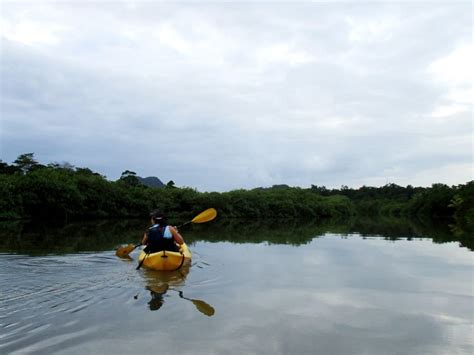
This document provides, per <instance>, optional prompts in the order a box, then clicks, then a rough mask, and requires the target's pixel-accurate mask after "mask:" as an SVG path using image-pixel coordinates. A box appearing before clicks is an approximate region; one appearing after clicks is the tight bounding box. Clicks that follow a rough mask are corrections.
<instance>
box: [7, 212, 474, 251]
mask: <svg viewBox="0 0 474 355" xmlns="http://www.w3.org/2000/svg"><path fill="white" fill-rule="evenodd" d="M449 223H450V222H449V221H438V222H436V223H434V222H433V221H419V220H412V219H404V218H357V219H349V220H324V221H301V220H293V221H285V223H281V221H279V220H275V221H273V220H260V221H252V222H250V221H242V220H220V221H217V222H214V223H212V224H202V225H193V226H191V227H188V228H183V230H182V233H183V235H184V237H185V239H186V241H187V243H188V245H190V246H192V244H193V242H197V241H208V242H222V241H230V242H232V243H262V242H266V243H268V244H291V245H295V246H296V245H304V244H308V243H310V242H311V241H312V240H313V239H314V238H318V237H320V236H324V235H325V234H327V233H331V234H338V235H343V236H344V235H345V236H349V235H352V234H360V235H361V236H374V235H375V236H378V237H383V238H386V239H388V240H394V241H395V240H399V239H406V240H411V239H416V238H431V239H432V240H433V242H434V243H446V242H453V241H457V242H459V243H460V245H461V246H464V247H467V248H469V249H470V250H474V238H472V235H470V234H469V233H466V232H460V231H459V230H458V229H456V228H453V227H452V226H451V225H450V224H449ZM146 228H147V224H146V222H143V221H140V220H127V221H95V222H87V223H75V224H68V225H66V226H52V225H31V224H25V223H21V222H0V237H1V238H2V244H1V245H0V252H7V253H8V252H13V253H18V254H28V255H44V254H67V253H74V252H82V251H108V250H112V249H115V248H116V247H117V246H119V245H123V244H128V243H137V242H138V241H139V240H140V238H141V237H142V235H143V231H144V230H145V229H146Z"/></svg>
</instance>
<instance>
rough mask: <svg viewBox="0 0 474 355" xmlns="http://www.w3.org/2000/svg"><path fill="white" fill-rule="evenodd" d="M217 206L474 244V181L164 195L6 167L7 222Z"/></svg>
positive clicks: (62, 168)
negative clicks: (372, 225) (416, 228)
mask: <svg viewBox="0 0 474 355" xmlns="http://www.w3.org/2000/svg"><path fill="white" fill-rule="evenodd" d="M209 207H214V208H216V209H217V211H218V213H219V216H220V217H222V218H226V219H232V218H236V219H253V220H254V219H257V220H258V219H280V220H281V219H284V220H286V221H288V220H292V219H307V220H319V221H323V220H328V219H350V218H354V217H355V216H357V217H358V218H365V217H372V218H373V217H390V218H399V219H417V220H419V221H423V223H424V224H431V225H432V224H435V223H437V222H439V221H443V222H445V224H449V225H450V226H451V228H452V230H453V232H454V233H457V234H459V235H466V236H468V237H469V236H470V238H472V235H473V231H474V181H470V182H467V183H466V184H461V185H457V186H448V185H445V184H433V185H432V186H431V187H413V186H411V185H408V186H406V187H402V186H399V185H396V184H387V185H385V186H382V187H368V186H363V187H361V188H358V189H354V188H349V187H347V186H342V187H341V188H340V189H328V188H326V187H324V186H317V185H311V187H310V188H300V187H290V186H288V185H274V186H272V187H269V188H255V189H251V190H243V189H241V190H233V191H229V192H221V193H219V192H199V191H197V190H196V189H193V188H189V187H184V188H181V187H176V186H175V184H174V183H173V181H170V182H168V183H167V184H166V185H165V186H163V187H161V188H156V187H149V186H146V185H144V184H143V183H141V182H140V179H139V177H137V176H136V174H135V173H134V172H133V171H129V170H125V171H124V172H123V173H122V176H121V177H120V179H118V180H117V181H109V180H107V179H106V178H105V177H104V176H102V175H100V174H98V173H96V172H93V171H92V170H90V169H88V168H77V167H74V166H72V165H70V164H68V163H63V164H57V163H51V164H48V165H42V164H40V163H38V162H37V161H36V160H35V159H34V154H33V153H27V154H22V155H20V156H19V157H18V158H17V159H16V160H15V161H14V162H13V163H12V164H8V163H5V162H3V161H1V160H0V219H1V220H30V219H33V220H36V219H41V220H50V221H61V222H62V223H65V222H69V221H85V220H92V219H117V218H143V216H147V215H148V213H149V211H150V210H152V209H155V208H160V209H162V210H164V211H166V212H167V213H168V214H169V215H170V217H179V218H183V219H187V218H190V217H192V216H193V215H195V214H197V213H199V212H201V211H203V210H205V209H206V208H209Z"/></svg>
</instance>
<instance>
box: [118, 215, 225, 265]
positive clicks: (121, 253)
mask: <svg viewBox="0 0 474 355" xmlns="http://www.w3.org/2000/svg"><path fill="white" fill-rule="evenodd" d="M216 216H217V211H216V210H215V209H214V208H208V209H207V210H205V211H203V212H201V213H199V214H198V215H197V216H196V217H194V218H193V219H192V220H190V221H188V222H186V223H183V224H181V225H180V226H178V227H176V228H181V227H182V226H185V225H186V224H189V223H205V222H209V221H212V220H213V219H214V218H216ZM140 245H141V243H139V244H136V245H133V244H129V245H127V246H125V247H119V248H118V249H117V250H116V251H115V255H117V256H118V257H120V258H125V257H127V256H128V254H130V253H131V252H132V251H134V250H135V248H137V247H139V246H140ZM143 260H145V259H143ZM143 260H142V262H143ZM140 266H141V265H140Z"/></svg>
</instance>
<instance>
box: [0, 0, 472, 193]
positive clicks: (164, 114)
mask: <svg viewBox="0 0 474 355" xmlns="http://www.w3.org/2000/svg"><path fill="white" fill-rule="evenodd" d="M0 21H1V83H2V86H1V99H2V102H1V126H0V129H1V131H0V140H1V142H0V143H1V145H0V159H2V160H3V161H6V162H8V163H10V162H12V161H13V160H15V159H16V157H17V156H18V155H20V154H22V153H29V152H34V153H35V157H36V159H37V160H38V161H40V162H41V163H43V164H47V163H50V162H69V163H71V164H73V165H75V166H78V167H89V168H91V169H92V170H94V171H97V172H99V173H101V174H103V175H106V176H107V178H109V179H111V180H115V179H117V178H118V177H120V174H121V173H122V172H123V171H124V170H127V169H128V170H132V171H135V172H136V173H137V174H138V175H140V176H151V175H153V176H158V177H159V178H160V179H161V180H163V181H164V182H167V181H168V180H174V182H175V183H176V184H177V185H178V186H191V187H195V188H197V189H198V190H200V191H227V190H231V189H237V188H253V187H258V186H271V185H273V184H282V183H285V184H289V185H292V186H301V187H309V186H310V185H311V184H315V185H325V186H328V187H340V186H341V185H343V184H344V185H348V186H351V187H359V186H362V185H370V186H381V185H384V184H386V183H389V182H391V183H397V184H399V185H408V184H411V185H416V186H418V185H421V186H429V185H431V183H433V182H443V183H447V184H460V183H466V182H467V181H469V180H472V179H473V178H474V177H473V154H474V150H473V96H474V95H473V87H472V83H473V66H472V63H473V62H474V54H473V53H474V50H473V42H472V28H473V5H472V2H471V1H465V2H452V1H449V2H448V1H446V2H444V3H443V2H439V1H437V2H432V3H431V2H417V3H416V4H415V3H411V2H407V1H404V2H399V3H393V2H392V3H385V2H380V1H379V2H366V3H361V2H354V3H351V2H337V1H333V2H299V3H297V2H291V3H290V2H288V3H286V2H271V1H259V2H250V1H245V2H244V1H241V2H238V1H237V2H200V1H194V2H185V1H179V2H159V3H158V2H151V1H124V2H121V1H98V2H92V1H67V2H66V1H41V0H40V1H35V2H26V1H2V4H1V18H0Z"/></svg>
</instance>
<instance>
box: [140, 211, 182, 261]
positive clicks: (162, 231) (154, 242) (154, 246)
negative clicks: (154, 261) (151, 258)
mask: <svg viewBox="0 0 474 355" xmlns="http://www.w3.org/2000/svg"><path fill="white" fill-rule="evenodd" d="M150 218H151V225H152V226H151V227H150V228H149V229H148V231H147V232H146V233H145V234H144V236H143V240H142V244H143V245H146V247H145V252H146V253H155V252H158V251H162V250H169V251H179V246H178V245H181V244H183V243H184V239H183V237H182V236H181V234H179V232H178V230H177V229H176V228H175V227H172V226H169V225H168V221H167V220H166V217H165V215H164V214H163V213H162V212H161V211H159V210H155V211H153V212H151V213H150Z"/></svg>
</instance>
